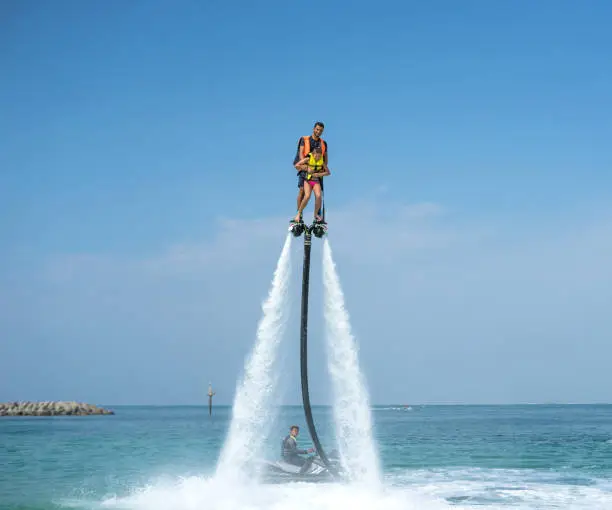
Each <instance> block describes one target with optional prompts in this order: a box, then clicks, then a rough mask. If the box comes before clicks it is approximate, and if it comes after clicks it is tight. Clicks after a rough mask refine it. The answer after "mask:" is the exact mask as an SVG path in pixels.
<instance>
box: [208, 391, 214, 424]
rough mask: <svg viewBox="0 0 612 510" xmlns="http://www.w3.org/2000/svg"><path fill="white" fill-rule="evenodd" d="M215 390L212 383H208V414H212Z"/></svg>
mask: <svg viewBox="0 0 612 510" xmlns="http://www.w3.org/2000/svg"><path fill="white" fill-rule="evenodd" d="M214 395H215V392H214V391H213V389H212V384H211V383H208V416H212V398H213V396H214Z"/></svg>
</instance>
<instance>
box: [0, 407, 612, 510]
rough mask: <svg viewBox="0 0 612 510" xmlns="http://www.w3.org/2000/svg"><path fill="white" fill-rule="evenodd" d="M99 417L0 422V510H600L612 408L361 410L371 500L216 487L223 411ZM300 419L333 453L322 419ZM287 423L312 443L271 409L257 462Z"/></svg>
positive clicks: (340, 489)
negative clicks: (368, 446)
mask: <svg viewBox="0 0 612 510" xmlns="http://www.w3.org/2000/svg"><path fill="white" fill-rule="evenodd" d="M103 407H108V408H111V409H113V410H115V412H116V415H114V416H89V417H36V418H24V417H15V418H0V509H2V510H8V509H11V510H16V509H23V510H25V509H41V510H42V509H61V508H73V509H78V508H82V509H100V508H113V509H114V508H117V509H118V508H122V509H123V508H125V509H139V510H140V509H142V510H144V509H156V510H157V509H159V510H162V509H168V510H170V509H173V510H174V509H176V510H196V509H215V510H217V509H219V510H237V509H239V508H240V509H249V510H259V509H262V510H263V509H264V508H265V509H271V510H289V509H302V508H303V509H310V510H313V509H330V510H331V509H334V510H343V509H347V510H348V509H351V510H356V509H357V510H361V509H364V510H365V509H375V508H381V509H393V510H404V509H412V508H414V509H417V508H418V509H443V508H455V509H459V508H479V509H483V510H485V509H490V508H503V509H513V508H521V509H552V508H554V509H587V508H588V509H611V510H612V405H524V406H418V405H417V406H411V407H404V406H379V407H373V408H372V416H373V421H374V427H375V431H374V435H375V439H376V446H377V449H378V454H379V458H380V463H381V466H382V473H383V480H384V484H383V489H382V491H379V492H376V491H374V492H373V491H372V490H371V489H369V488H361V487H350V486H345V485H341V484H340V485H339V484H320V483H319V484H307V483H289V484H287V483H285V484H270V483H267V484H263V483H258V482H255V481H253V483H252V484H251V485H248V486H244V485H243V486H231V485H226V486H220V485H219V484H217V485H215V482H214V471H215V465H216V462H217V458H218V456H219V453H220V450H221V447H222V446H223V443H224V440H225V437H226V434H227V429H228V426H229V420H230V419H231V408H229V407H222V406H216V407H214V408H213V416H212V417H210V416H208V409H207V408H206V407H204V406H202V407H197V406H193V407H131V406H130V407H122V406H118V407H114V406H112V405H103ZM313 409H314V414H315V419H316V421H317V426H318V428H319V435H320V436H321V439H322V441H323V444H324V445H325V446H326V447H327V449H328V450H329V449H332V448H333V447H334V444H333V435H332V425H331V424H332V409H331V408H328V407H317V406H315V407H314V408H313ZM293 423H297V424H298V425H300V426H301V434H300V437H299V443H300V445H301V446H302V447H309V446H310V445H311V443H310V441H309V438H308V432H307V428H306V425H305V421H304V417H303V412H302V409H301V407H297V406H296V407H283V408H282V409H281V410H280V413H279V417H278V419H277V420H276V422H275V423H274V424H271V425H272V428H271V430H272V432H271V434H270V436H269V437H268V438H267V440H266V441H265V451H267V452H268V455H267V457H268V458H269V459H275V458H277V456H278V453H279V445H280V440H281V439H282V437H283V436H284V435H285V434H286V433H287V429H288V427H289V425H291V424H293ZM254 446H255V445H254Z"/></svg>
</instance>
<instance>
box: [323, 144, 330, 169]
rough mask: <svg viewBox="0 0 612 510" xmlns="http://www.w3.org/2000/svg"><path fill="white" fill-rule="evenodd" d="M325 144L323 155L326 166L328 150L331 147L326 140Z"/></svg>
mask: <svg viewBox="0 0 612 510" xmlns="http://www.w3.org/2000/svg"><path fill="white" fill-rule="evenodd" d="M323 143H324V144H325V154H323V160H324V161H325V165H327V150H328V149H329V147H328V146H327V142H326V141H325V140H323Z"/></svg>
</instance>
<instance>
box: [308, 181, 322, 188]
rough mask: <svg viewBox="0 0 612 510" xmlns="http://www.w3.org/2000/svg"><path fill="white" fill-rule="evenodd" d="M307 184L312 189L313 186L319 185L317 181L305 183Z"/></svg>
mask: <svg viewBox="0 0 612 510" xmlns="http://www.w3.org/2000/svg"><path fill="white" fill-rule="evenodd" d="M306 182H307V183H308V184H310V188H311V189H312V188H314V186H315V184H319V181H306Z"/></svg>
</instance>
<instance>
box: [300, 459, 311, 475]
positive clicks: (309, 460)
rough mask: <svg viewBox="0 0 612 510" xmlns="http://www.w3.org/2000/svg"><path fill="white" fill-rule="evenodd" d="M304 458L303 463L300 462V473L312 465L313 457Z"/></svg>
mask: <svg viewBox="0 0 612 510" xmlns="http://www.w3.org/2000/svg"><path fill="white" fill-rule="evenodd" d="M303 460H304V464H302V468H301V469H300V474H304V473H306V471H308V470H309V469H310V466H311V465H312V461H313V460H314V459H313V457H306V458H305V459H303Z"/></svg>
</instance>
